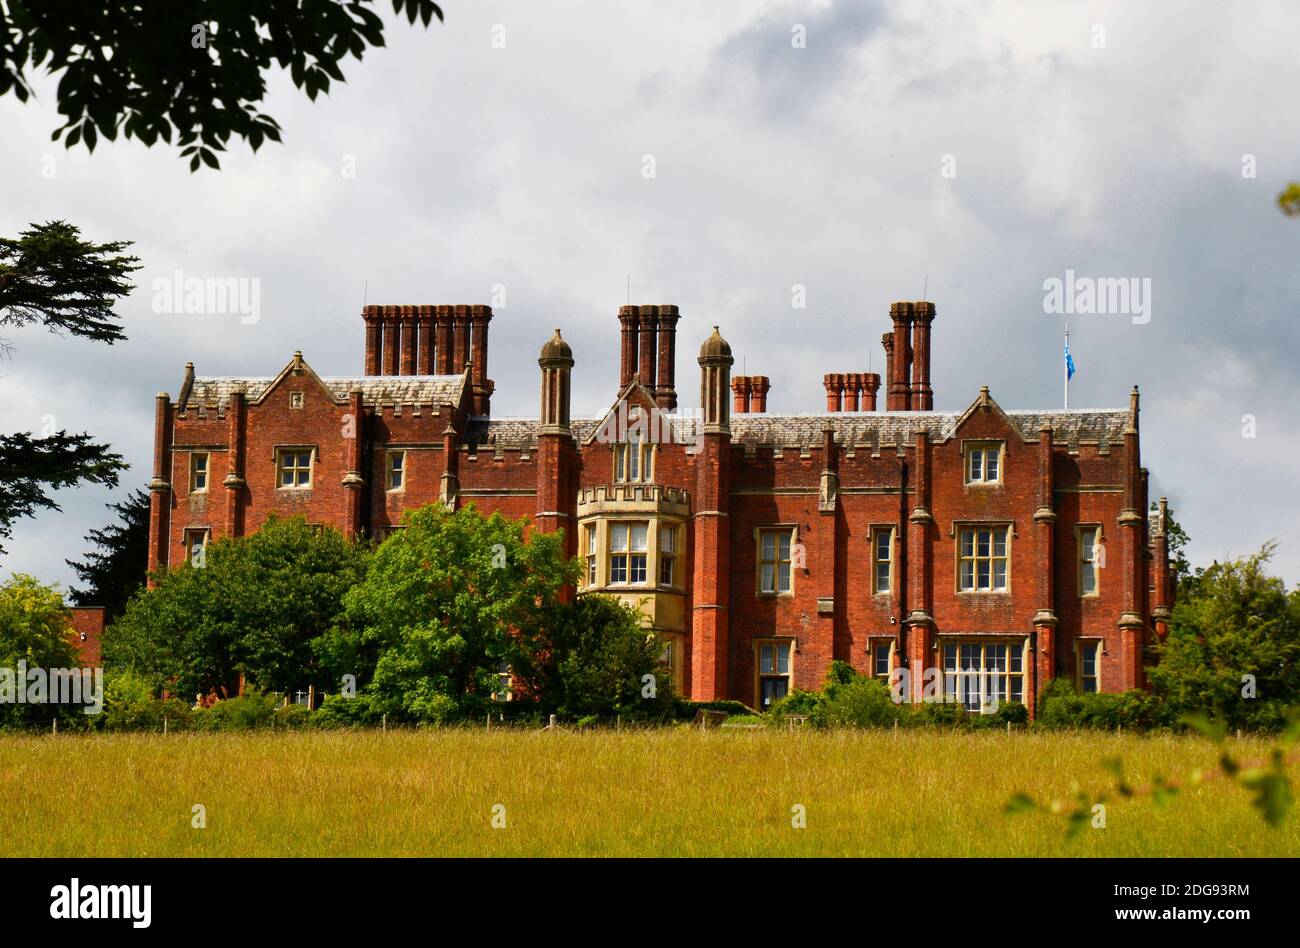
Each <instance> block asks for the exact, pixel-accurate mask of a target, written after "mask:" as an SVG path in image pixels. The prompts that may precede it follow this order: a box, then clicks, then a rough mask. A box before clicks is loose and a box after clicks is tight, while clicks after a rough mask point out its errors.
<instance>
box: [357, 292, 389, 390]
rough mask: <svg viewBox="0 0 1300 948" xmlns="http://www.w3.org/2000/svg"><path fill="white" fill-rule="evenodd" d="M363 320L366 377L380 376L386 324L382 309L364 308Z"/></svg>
mask: <svg viewBox="0 0 1300 948" xmlns="http://www.w3.org/2000/svg"><path fill="white" fill-rule="evenodd" d="M361 318H362V319H364V320H365V322H366V375H379V374H380V371H379V356H380V352H381V349H380V347H381V346H382V345H383V341H382V340H383V334H384V324H383V322H382V321H381V318H380V307H378V306H363V307H362V308H361Z"/></svg>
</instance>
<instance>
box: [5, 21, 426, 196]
mask: <svg viewBox="0 0 1300 948" xmlns="http://www.w3.org/2000/svg"><path fill="white" fill-rule="evenodd" d="M392 4H393V10H394V11H395V12H396V13H397V14H398V15H401V14H403V13H404V14H405V15H406V18H407V19H408V20H409V21H410V22H411V23H412V24H414V23H415V21H416V20H417V19H419V20H422V21H423V22H424V25H425V26H426V27H427V26H428V25H429V22H430V21H431V20H432V19H433V18H434V17H437V18H438V20H439V21H441V20H442V8H441V7H439V6H438V4H437V3H435V2H433V0H392ZM383 45H384V21H383V20H382V19H381V18H380V17H379V15H378V14H377V13H375V11H374V10H372V9H371V8H370V0H313V2H311V3H304V2H300V0H291V2H287V3H265V2H264V3H248V2H247V0H168V2H165V3H159V2H154V3H106V4H105V3H99V4H93V3H85V4H81V3H67V2H63V3H50V2H48V0H46V2H35V0H6V2H5V3H0V96H3V95H4V94H5V93H9V92H12V93H13V95H14V96H15V97H16V98H17V99H18V101H19V102H26V101H27V100H28V99H30V98H32V97H33V96H34V95H35V92H36V90H35V88H34V87H33V85H32V76H33V74H34V73H37V72H39V71H44V72H47V73H51V74H58V75H59V82H58V86H57V90H56V97H57V101H58V108H59V114H60V115H61V116H63V119H64V122H63V124H62V125H61V126H59V127H58V128H57V129H55V130H54V135H53V138H54V139H55V140H56V141H57V140H58V139H59V138H60V137H62V138H63V141H64V142H65V144H66V145H67V146H68V147H69V148H71V147H72V146H74V145H77V144H79V143H80V144H83V145H85V146H86V150H87V151H94V149H95V144H96V143H97V142H98V141H99V138H100V137H101V136H102V137H104V138H106V139H109V140H110V141H112V140H114V139H116V138H117V136H118V133H119V132H121V133H122V135H123V136H124V137H125V138H136V139H138V140H140V141H142V142H144V143H145V144H146V145H153V144H154V143H155V142H157V141H158V140H159V139H161V140H162V141H164V142H168V143H170V142H171V141H172V139H173V133H174V134H175V139H176V144H177V146H179V147H180V149H181V152H180V153H181V155H182V156H183V157H188V158H189V159H190V170H191V171H194V170H196V169H197V168H198V167H199V166H200V162H201V163H202V164H206V165H208V166H209V167H212V168H216V167H218V166H219V162H218V159H217V152H220V151H224V150H225V147H226V142H227V141H229V140H230V138H231V136H232V135H233V136H236V137H238V138H242V139H244V140H245V141H247V142H248V144H249V146H250V147H251V148H252V149H253V150H254V151H256V150H257V149H258V148H259V147H260V146H261V144H262V142H263V141H265V140H267V139H269V140H271V141H277V142H278V141H279V140H280V126H279V124H278V123H277V122H276V121H275V119H274V118H272V117H271V116H269V115H266V114H265V113H263V112H261V111H260V110H259V106H260V103H261V102H262V100H263V98H265V96H266V91H267V90H266V74H267V73H268V72H269V71H270V70H271V69H272V68H273V67H276V66H278V67H280V68H281V69H285V70H287V71H288V73H289V77H290V78H291V79H292V80H293V84H294V85H295V86H297V87H298V88H299V89H302V90H303V91H304V92H306V94H307V97H308V98H309V99H312V100H313V101H314V100H315V99H316V96H317V95H318V94H319V93H322V92H324V93H328V92H329V88H330V82H331V81H333V82H343V81H344V76H343V70H342V69H341V67H340V64H341V63H342V62H343V61H344V60H345V59H346V58H347V57H349V56H351V57H354V58H356V59H358V60H360V59H361V57H362V55H363V54H364V53H365V51H366V50H367V49H368V48H371V47H381V46H383ZM65 133H66V134H65Z"/></svg>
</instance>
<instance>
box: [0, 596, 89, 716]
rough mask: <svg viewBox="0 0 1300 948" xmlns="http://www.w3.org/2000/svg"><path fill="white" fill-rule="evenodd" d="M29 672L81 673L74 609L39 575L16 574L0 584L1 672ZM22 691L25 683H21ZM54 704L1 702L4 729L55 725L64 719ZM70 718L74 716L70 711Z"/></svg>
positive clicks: (0, 712)
mask: <svg viewBox="0 0 1300 948" xmlns="http://www.w3.org/2000/svg"><path fill="white" fill-rule="evenodd" d="M20 661H21V662H24V663H25V664H26V667H27V668H28V669H34V668H40V669H46V670H50V669H62V668H76V667H77V665H78V662H77V652H76V649H75V648H74V647H73V645H72V642H71V640H70V639H69V637H68V610H67V608H66V606H65V605H64V603H63V597H62V596H61V595H60V594H59V592H58V590H56V589H54V588H53V587H51V586H45V585H42V584H41V583H40V582H38V581H37V580H36V578H35V577H33V576H28V575H25V574H22V573H17V574H15V575H13V576H12V577H11V578H10V579H9V581H8V582H6V583H4V584H3V585H0V669H8V670H13V671H14V672H15V676H16V670H17V668H18V663H19V662H20ZM15 683H16V684H17V686H18V687H24V686H25V683H23V682H18V681H17V680H16V677H15ZM61 711H62V712H68V709H66V708H63V709H60V708H58V707H55V706H52V705H31V704H25V703H15V702H13V701H12V700H9V701H6V702H4V703H0V724H6V725H21V724H32V723H36V722H39V723H41V724H43V725H45V726H46V727H48V726H49V723H50V716H51V715H52V714H53V715H57V716H63V714H61ZM69 713H70V712H69Z"/></svg>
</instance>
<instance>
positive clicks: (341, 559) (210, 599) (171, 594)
mask: <svg viewBox="0 0 1300 948" xmlns="http://www.w3.org/2000/svg"><path fill="white" fill-rule="evenodd" d="M365 556H366V551H365V548H364V546H363V545H362V544H361V543H359V542H357V541H355V540H349V539H346V538H345V537H344V536H343V535H342V534H341V533H339V532H338V531H337V530H333V529H329V528H320V529H318V528H316V527H314V526H312V525H310V524H308V523H307V522H306V520H305V519H303V518H302V517H291V518H287V519H278V518H275V517H271V518H269V519H268V520H267V522H266V523H265V524H264V525H263V526H262V528H261V529H260V530H258V531H257V533H254V534H253V535H251V536H248V537H240V538H237V539H232V538H222V539H219V540H216V541H214V542H212V543H211V544H209V545H208V546H207V548H206V549H205V550H202V555H201V556H199V557H193V558H191V559H190V560H188V561H187V562H186V563H184V564H183V565H181V566H180V567H177V568H175V569H162V570H160V571H159V572H158V573H157V574H156V575H155V577H154V578H155V582H156V586H155V588H153V589H146V590H141V591H140V592H138V593H136V595H135V596H134V597H132V599H131V601H130V602H129V603H128V604H127V607H126V611H125V612H124V613H123V615H122V617H121V618H120V619H118V620H117V621H116V622H114V623H113V624H112V625H110V626H109V627H108V630H107V631H106V633H105V636H104V659H105V661H106V663H108V664H110V665H113V666H115V667H119V668H131V669H132V670H134V671H136V672H138V673H140V674H143V675H146V676H148V677H150V678H151V679H152V680H153V681H154V682H155V683H157V684H160V685H166V686H167V688H168V690H169V691H171V692H172V693H173V694H179V695H182V696H184V697H185V698H187V699H188V698H190V697H192V696H193V695H195V694H201V693H202V694H206V693H208V692H209V691H215V692H217V693H218V694H221V693H226V694H230V693H233V691H234V687H235V686H236V684H237V683H238V679H239V676H240V674H243V675H244V676H245V679H246V680H247V681H248V682H249V683H251V684H253V685H255V686H257V687H259V688H263V689H266V690H284V691H287V690H291V689H293V688H296V687H301V686H305V685H307V684H311V683H314V681H315V678H316V676H317V675H318V673H319V666H318V663H317V661H316V658H315V653H314V652H313V649H312V642H313V640H315V639H316V638H318V637H320V636H322V635H324V634H325V633H326V631H327V630H328V629H329V627H330V625H331V623H332V622H333V621H334V618H335V616H336V615H337V614H338V613H339V611H340V609H341V608H342V601H343V596H344V594H345V593H346V592H347V591H348V589H350V588H351V587H352V586H353V585H354V584H355V583H356V582H357V581H358V580H359V579H360V578H361V575H362V573H363V570H364V568H365Z"/></svg>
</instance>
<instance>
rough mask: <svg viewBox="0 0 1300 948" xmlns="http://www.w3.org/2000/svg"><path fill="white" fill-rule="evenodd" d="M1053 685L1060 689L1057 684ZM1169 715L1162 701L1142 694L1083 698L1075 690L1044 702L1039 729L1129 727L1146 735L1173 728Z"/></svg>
mask: <svg viewBox="0 0 1300 948" xmlns="http://www.w3.org/2000/svg"><path fill="white" fill-rule="evenodd" d="M1051 685H1056V682H1052V683H1051ZM1051 685H1049V687H1051ZM1067 686H1068V683H1067ZM1169 715H1170V712H1169V711H1168V709H1166V708H1165V707H1164V706H1163V705H1162V703H1161V701H1160V700H1159V699H1158V698H1154V697H1152V696H1151V695H1148V694H1146V693H1145V692H1142V691H1125V692H1123V693H1122V694H1109V693H1099V694H1083V695H1081V694H1075V693H1074V691H1073V689H1070V690H1069V691H1065V689H1059V688H1058V689H1054V690H1053V692H1052V694H1051V696H1050V697H1049V698H1048V699H1047V700H1046V701H1044V703H1043V708H1042V711H1041V712H1040V713H1039V716H1038V725H1039V727H1043V728H1047V729H1054V728H1056V729H1059V728H1089V729H1097V730H1114V729H1115V728H1118V727H1125V728H1129V729H1131V730H1143V731H1145V730H1150V729H1152V728H1155V727H1160V726H1164V725H1168V724H1171V723H1172V722H1171V721H1170V720H1169Z"/></svg>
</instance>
